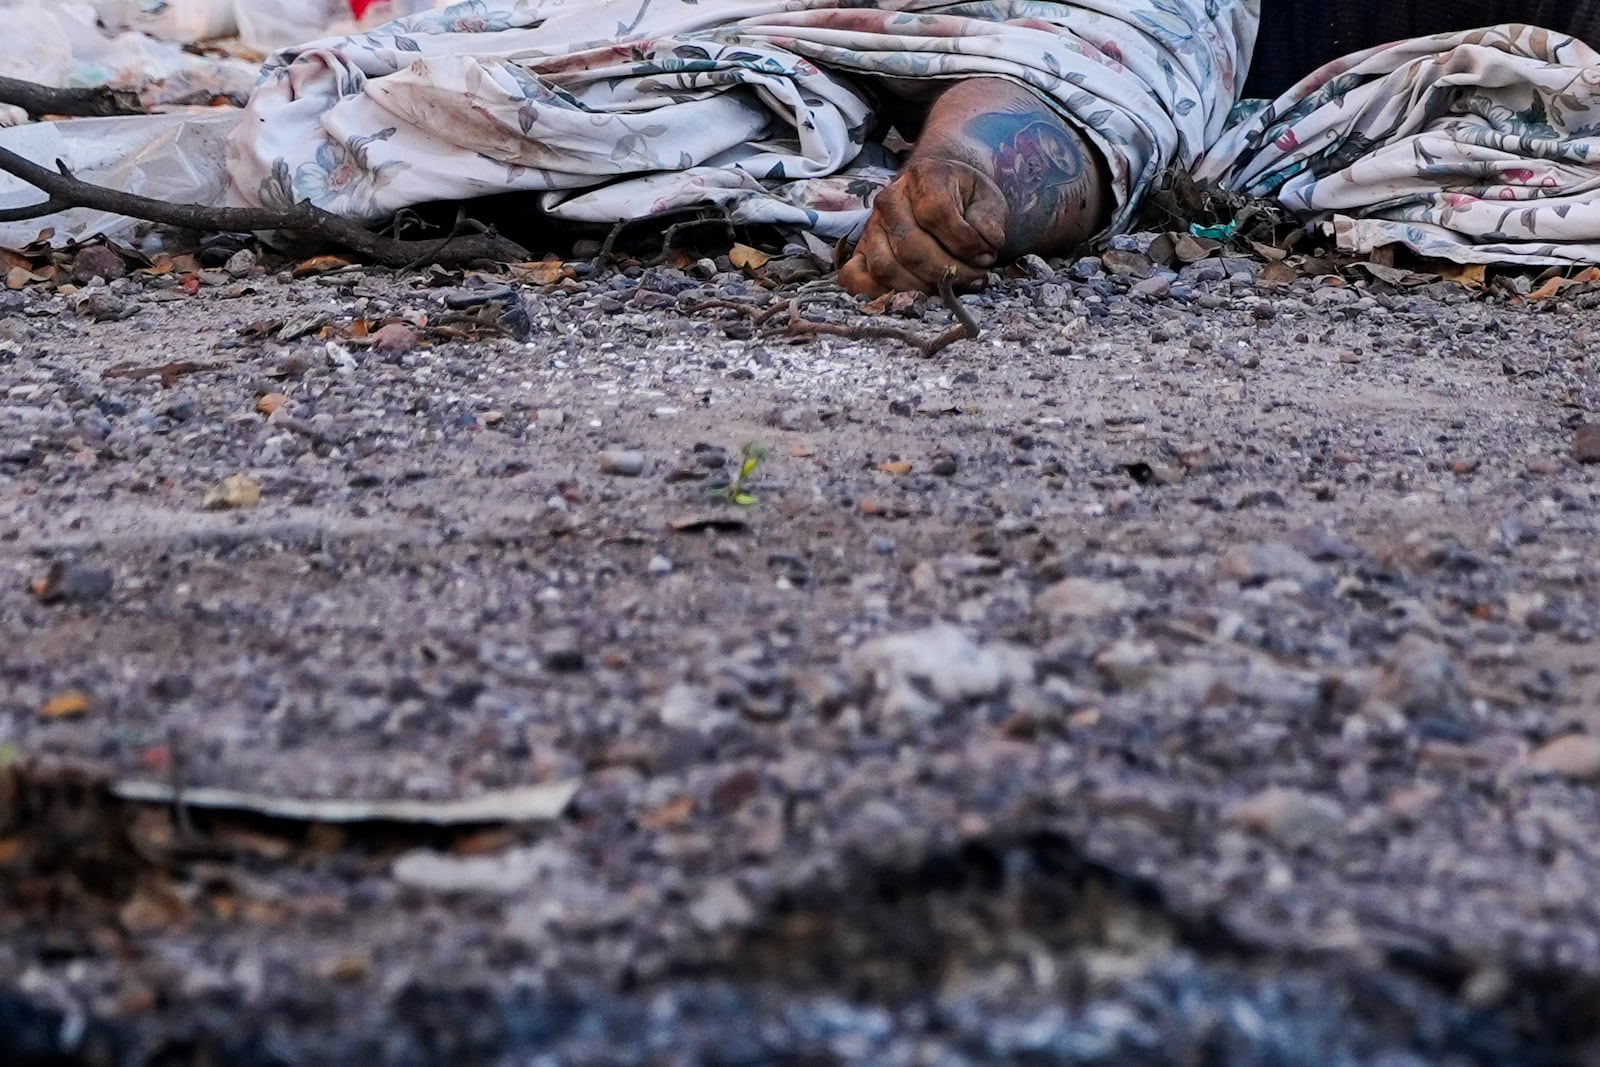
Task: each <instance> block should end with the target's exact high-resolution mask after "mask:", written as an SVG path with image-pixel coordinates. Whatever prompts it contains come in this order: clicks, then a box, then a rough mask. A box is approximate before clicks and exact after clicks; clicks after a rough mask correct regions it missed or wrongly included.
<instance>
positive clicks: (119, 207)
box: [0, 148, 530, 268]
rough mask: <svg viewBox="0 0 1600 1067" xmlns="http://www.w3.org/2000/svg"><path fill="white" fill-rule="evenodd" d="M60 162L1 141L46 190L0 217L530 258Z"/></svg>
mask: <svg viewBox="0 0 1600 1067" xmlns="http://www.w3.org/2000/svg"><path fill="white" fill-rule="evenodd" d="M56 165H57V166H58V167H59V168H60V169H59V171H54V170H50V169H49V168H48V167H41V166H40V165H39V164H37V163H34V162H33V161H32V160H29V159H26V158H24V157H23V156H19V155H17V154H16V153H15V152H12V151H9V150H8V149H4V148H0V171H4V172H5V173H7V174H10V175H12V176H14V177H17V178H21V179H22V180H23V181H25V182H27V183H28V184H29V185H32V186H33V187H35V188H36V189H38V190H40V191H41V192H43V193H44V194H45V195H46V196H47V197H48V199H47V200H45V201H44V202H43V203H39V204H33V205H30V206H28V207H22V208H12V209H10V210H8V211H0V222H20V221H23V220H25V219H36V218H41V217H43V216H45V215H52V214H54V213H55V212H57V211H61V210H64V209H65V208H69V207H74V208H93V209H95V210H97V211H109V212H112V213H114V214H117V215H126V216H128V217H129V218H135V219H143V220H145V221H146V222H155V223H160V224H162V225H165V226H180V227H183V228H185V229H190V230H202V231H211V232H228V233H243V232H252V231H257V230H289V231H293V232H296V233H300V234H305V235H309V236H314V237H320V238H322V239H323V240H325V241H328V242H330V243H332V244H336V245H340V246H342V247H344V248H348V249H350V250H351V251H353V252H357V253H359V254H361V255H363V256H365V257H367V258H368V259H370V260H372V261H373V262H374V263H377V264H379V265H381V266H385V267H400V268H404V267H407V266H408V265H410V264H412V263H415V262H417V261H418V256H419V255H426V254H428V253H430V252H431V253H432V254H434V255H436V256H437V257H438V258H437V259H436V260H434V261H435V262H437V263H440V264H442V265H447V266H466V265H470V264H473V263H484V262H488V263H508V262H521V261H523V260H526V259H528V258H530V257H529V254H528V251H527V249H525V248H523V247H522V246H521V245H518V244H517V243H516V242H515V241H509V240H507V239H506V238H504V237H501V236H499V235H498V234H495V233H492V232H490V233H482V234H476V235H471V236H462V237H453V238H451V239H450V241H449V243H448V246H441V245H439V243H438V242H437V241H432V240H429V241H403V240H397V239H395V238H391V237H384V236H383V235H382V234H378V233H374V232H372V231H371V230H369V229H367V228H366V227H365V226H364V225H362V224H361V223H360V222H358V221H356V220H355V219H348V218H343V217H341V216H339V215H333V214H330V213H329V212H326V211H323V210H322V209H321V208H318V207H314V206H313V205H311V204H309V203H304V202H302V203H299V204H296V205H295V206H294V207H292V208H263V207H210V206H207V205H205V204H171V203H168V202H166V201H165V200H155V199H152V198H150V197H147V196H137V195H135V194H133V193H125V192H121V191H119V190H116V189H108V188H106V187H105V186H102V185H95V184H93V183H92V182H86V181H81V180H80V179H78V178H76V177H74V176H73V175H72V174H71V173H70V172H68V170H67V169H66V166H65V165H64V164H62V163H61V162H60V161H57V164H56Z"/></svg>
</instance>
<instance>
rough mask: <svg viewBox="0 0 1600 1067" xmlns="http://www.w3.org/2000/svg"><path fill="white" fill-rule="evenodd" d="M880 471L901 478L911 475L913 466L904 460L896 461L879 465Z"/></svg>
mask: <svg viewBox="0 0 1600 1067" xmlns="http://www.w3.org/2000/svg"><path fill="white" fill-rule="evenodd" d="M878 469H879V470H880V471H882V472H883V473H885V474H893V475H895V476H896V477H901V476H903V475H907V474H910V473H911V464H909V463H907V462H906V461H905V460H903V459H895V460H889V461H888V462H885V463H880V464H878Z"/></svg>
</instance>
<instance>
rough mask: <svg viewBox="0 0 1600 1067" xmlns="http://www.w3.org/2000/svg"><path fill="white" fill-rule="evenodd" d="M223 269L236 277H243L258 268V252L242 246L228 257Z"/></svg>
mask: <svg viewBox="0 0 1600 1067" xmlns="http://www.w3.org/2000/svg"><path fill="white" fill-rule="evenodd" d="M222 269H223V270H225V271H227V272H228V274H229V275H230V276H232V277H234V278H243V277H245V276H246V275H247V274H249V273H250V272H251V271H253V270H255V269H256V254H255V253H254V252H252V251H250V249H248V248H241V249H239V251H237V252H235V253H234V254H233V255H231V256H229V257H228V261H227V262H226V263H224V264H223V265H222Z"/></svg>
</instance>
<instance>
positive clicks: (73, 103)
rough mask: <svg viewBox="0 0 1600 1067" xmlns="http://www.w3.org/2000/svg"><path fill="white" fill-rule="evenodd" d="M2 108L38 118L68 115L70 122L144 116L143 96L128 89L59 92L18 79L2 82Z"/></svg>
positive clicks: (101, 88)
mask: <svg viewBox="0 0 1600 1067" xmlns="http://www.w3.org/2000/svg"><path fill="white" fill-rule="evenodd" d="M0 104H10V105H12V106H13V107H20V108H21V109H22V110H24V111H26V112H27V113H28V114H30V115H32V116H33V117H35V118H38V117H39V116H41V115H64V116H67V117H69V118H105V117H107V116H110V115H142V114H144V113H145V109H144V105H142V104H141V103H139V95H138V94H137V93H133V92H129V91H128V90H126V89H113V88H111V87H110V86H100V87H98V88H94V89H57V88H54V87H52V86H49V85H39V84H37V83H36V82H29V81H22V80H20V79H18V78H0Z"/></svg>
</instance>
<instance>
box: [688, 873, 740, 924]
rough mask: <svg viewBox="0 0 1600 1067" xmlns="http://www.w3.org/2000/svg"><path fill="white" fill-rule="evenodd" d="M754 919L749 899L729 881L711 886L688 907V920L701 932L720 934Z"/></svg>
mask: <svg viewBox="0 0 1600 1067" xmlns="http://www.w3.org/2000/svg"><path fill="white" fill-rule="evenodd" d="M755 917H756V909H755V907H754V906H753V905H751V903H750V901H749V898H747V897H746V896H745V895H744V893H742V892H741V891H740V890H739V887H738V886H736V885H734V884H733V883H732V882H730V881H722V882H717V883H715V884H713V885H712V886H711V887H710V888H709V889H707V890H706V891H705V892H704V893H703V894H701V896H700V899H698V900H696V901H695V902H694V903H693V904H690V905H689V918H691V919H693V920H694V923H695V925H696V926H698V927H699V928H700V929H701V930H702V931H703V932H705V933H708V934H720V933H722V932H723V931H724V930H728V929H731V928H733V927H737V926H744V925H746V924H748V923H750V922H751V921H752V920H753V919H755Z"/></svg>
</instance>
